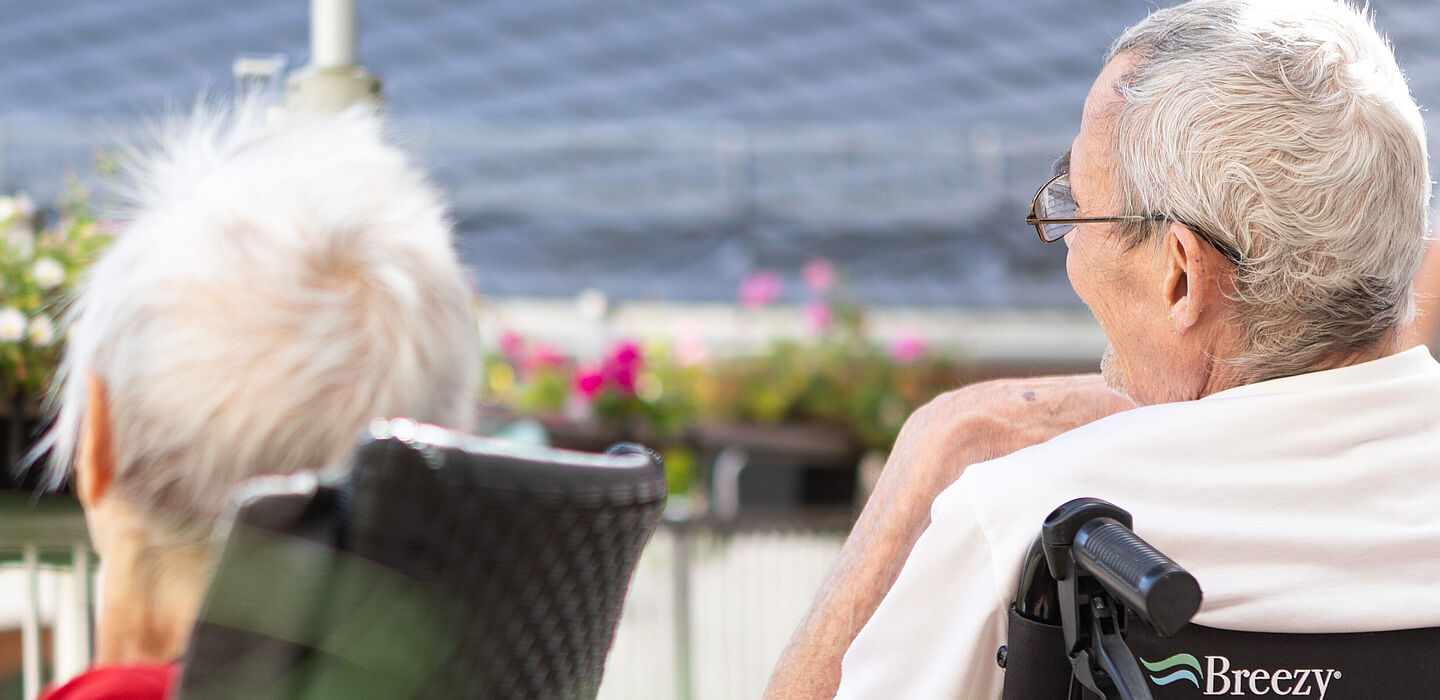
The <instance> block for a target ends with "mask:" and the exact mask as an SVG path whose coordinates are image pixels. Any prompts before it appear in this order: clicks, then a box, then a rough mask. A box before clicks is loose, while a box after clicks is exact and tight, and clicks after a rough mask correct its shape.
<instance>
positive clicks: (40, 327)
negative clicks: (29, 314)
mask: <svg viewBox="0 0 1440 700" xmlns="http://www.w3.org/2000/svg"><path fill="white" fill-rule="evenodd" d="M29 330H30V342H31V343H33V344H34V345H35V346H36V347H41V348H43V347H48V346H49V345H50V343H53V342H55V322H54V321H51V320H50V317H49V316H46V315H45V314H36V315H35V318H32V319H30V329H29Z"/></svg>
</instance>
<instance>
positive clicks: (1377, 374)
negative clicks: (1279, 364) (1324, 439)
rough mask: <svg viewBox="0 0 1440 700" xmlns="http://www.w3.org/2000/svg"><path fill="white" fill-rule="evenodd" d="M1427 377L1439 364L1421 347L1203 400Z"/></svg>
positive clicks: (1435, 370)
mask: <svg viewBox="0 0 1440 700" xmlns="http://www.w3.org/2000/svg"><path fill="white" fill-rule="evenodd" d="M1424 373H1440V364H1437V363H1436V362H1435V358H1433V357H1431V356H1430V349H1429V348H1427V347H1425V346H1424V345H1419V346H1416V347H1413V348H1410V349H1409V350H1404V351H1402V352H1397V353H1395V354H1393V355H1386V356H1385V357H1382V358H1379V359H1377V360H1370V361H1368V362H1361V363H1358V364H1353V365H1346V366H1344V367H1336V368H1335V369H1325V370H1320V371H1318V372H1307V373H1305V374H1297V375H1295V376H1292V377H1281V378H1279V379H1267V380H1265V381H1263V382H1255V383H1254V384H1246V385H1244V386H1237V387H1234V388H1231V389H1226V390H1224V391H1217V392H1215V393H1213V394H1210V395H1209V396H1205V397H1202V398H1201V399H1200V400H1201V401H1205V400H1208V399H1231V398H1236V397H1241V396H1265V395H1267V394H1279V393H1283V392H1291V391H1308V390H1313V389H1324V388H1327V387H1332V386H1336V385H1338V384H1351V383H1356V384H1359V383H1368V382H1376V381H1386V380H1391V379H1400V378H1403V377H1407V376H1413V375H1416V374H1424Z"/></svg>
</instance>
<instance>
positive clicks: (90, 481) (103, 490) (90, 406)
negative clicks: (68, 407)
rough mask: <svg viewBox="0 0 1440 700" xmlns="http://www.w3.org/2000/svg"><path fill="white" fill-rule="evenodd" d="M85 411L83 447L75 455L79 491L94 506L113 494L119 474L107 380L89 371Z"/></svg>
mask: <svg viewBox="0 0 1440 700" xmlns="http://www.w3.org/2000/svg"><path fill="white" fill-rule="evenodd" d="M85 388H86V398H85V414H84V418H83V419H82V420H81V422H80V450H79V452H78V453H77V454H76V455H75V491H76V493H77V494H78V495H79V496H80V503H81V504H82V505H84V506H85V508H87V509H89V508H93V507H94V506H95V504H97V503H99V502H100V501H101V500H103V499H104V498H105V496H106V495H108V494H109V493H110V484H111V481H112V479H113V478H114V476H115V443H114V441H113V440H112V432H111V425H110V402H109V400H108V397H107V396H106V392H105V382H102V381H100V378H99V377H97V376H95V373H94V372H86V373H85Z"/></svg>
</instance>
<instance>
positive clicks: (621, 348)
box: [601, 340, 645, 396]
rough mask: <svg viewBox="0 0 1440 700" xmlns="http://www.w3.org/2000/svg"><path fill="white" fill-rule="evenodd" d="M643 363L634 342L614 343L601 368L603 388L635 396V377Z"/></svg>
mask: <svg viewBox="0 0 1440 700" xmlns="http://www.w3.org/2000/svg"><path fill="white" fill-rule="evenodd" d="M644 361H645V358H644V355H642V354H641V351H640V345H639V344H638V343H636V342H635V341H633V340H623V341H620V342H618V343H616V344H615V345H614V346H612V347H611V348H610V354H609V356H608V357H606V358H605V363H604V365H603V366H602V367H601V375H602V376H603V377H604V380H605V387H607V388H613V389H617V390H619V391H620V393H622V394H625V395H628V396H633V395H634V394H635V375H637V374H639V372H640V366H641V365H642V364H644Z"/></svg>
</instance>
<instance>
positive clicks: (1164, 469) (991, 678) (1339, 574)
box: [837, 347, 1440, 698]
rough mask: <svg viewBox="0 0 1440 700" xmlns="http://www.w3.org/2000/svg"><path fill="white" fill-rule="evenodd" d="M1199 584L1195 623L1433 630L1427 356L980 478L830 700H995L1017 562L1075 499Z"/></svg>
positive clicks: (1421, 352)
mask: <svg viewBox="0 0 1440 700" xmlns="http://www.w3.org/2000/svg"><path fill="white" fill-rule="evenodd" d="M1080 496H1094V497H1098V498H1103V499H1105V500H1108V501H1111V502H1113V503H1115V504H1116V505H1118V506H1120V507H1121V508H1124V509H1126V510H1128V511H1130V512H1131V514H1133V515H1134V517H1135V531H1136V532H1137V533H1138V534H1139V535H1140V536H1141V537H1143V538H1145V539H1146V540H1148V541H1149V542H1150V543H1151V544H1153V545H1155V546H1156V547H1157V548H1159V549H1160V550H1161V551H1162V552H1165V553H1166V554H1168V555H1170V556H1171V557H1172V558H1174V559H1175V560H1176V561H1177V562H1179V563H1180V564H1181V565H1182V566H1184V567H1186V568H1187V569H1189V570H1190V572H1191V573H1193V574H1194V575H1195V577H1196V578H1197V579H1198V580H1199V582H1200V587H1201V588H1202V589H1203V591H1204V595H1205V600H1204V604H1203V606H1202V607H1201V609H1200V612H1199V614H1198V615H1197V616H1196V618H1195V622H1196V623H1198V624H1201V625H1206V626H1209V627H1219V628H1225V629H1241V630H1260V631H1273V632H1350V631H1360V630H1380V629H1405V628H1412V627H1428V626H1436V625H1440V364H1437V363H1436V361H1435V360H1434V359H1433V358H1432V357H1431V356H1430V354H1429V351H1428V350H1427V349H1425V348H1423V347H1420V348H1415V349H1412V350H1409V351H1406V352H1402V353H1398V354H1395V355H1391V356H1389V357H1385V358H1382V359H1379V360H1374V361H1371V362H1366V363H1362V364H1358V365H1351V366H1348V367H1341V368H1339V369H1333V370H1326V371H1323V372H1314V373H1311V374H1304V375H1299V376H1295V377H1286V378H1283V379H1275V380H1271V381H1266V382H1260V383H1257V384H1251V385H1248V386H1243V387H1238V388H1235V389H1230V390H1228V391H1223V392H1219V393H1216V394H1213V395H1211V396H1208V397H1205V398H1203V399H1201V400H1199V401H1186V402H1180V403H1172V404H1162V405H1157V406H1147V407H1144V408H1138V409H1134V410H1130V411H1126V412H1123V413H1120V414H1116V415H1114V416H1110V417H1109V418H1106V419H1104V420H1100V421H1097V422H1095V423H1092V424H1090V425H1087V426H1084V427H1081V428H1079V429H1076V430H1072V431H1070V432H1068V433H1065V434H1063V435H1060V436H1058V437H1056V438H1055V439H1053V440H1050V441H1049V442H1046V443H1043V444H1040V445H1036V446H1034V447H1031V448H1028V449H1025V450H1021V451H1019V452H1016V453H1014V454H1011V455H1009V456H1006V457H1003V458H1001V459H996V460H992V461H989V462H983V463H980V464H976V465H973V466H971V467H970V468H968V469H966V470H965V472H964V474H963V475H962V476H961V477H960V479H959V480H958V481H956V482H955V484H954V485H952V486H951V487H950V488H948V489H946V490H945V491H944V492H943V493H941V495H940V497H939V498H937V499H936V500H935V503H934V505H933V507H932V509H931V518H932V522H931V525H930V527H929V529H928V530H926V531H925V533H924V534H923V535H922V536H921V537H920V539H919V541H918V542H917V543H916V545H915V548H914V550H913V551H912V552H911V554H910V558H909V559H908V560H907V561H906V563H905V567H904V569H903V571H901V573H900V577H899V579H898V580H897V581H896V583H895V586H894V588H892V589H891V591H890V594H889V595H888V596H887V597H886V598H885V600H884V601H883V602H882V603H881V604H880V607H879V609H878V610H876V612H875V615H874V617H872V618H871V619H870V622H869V623H868V624H867V625H866V626H865V628H864V629H863V630H861V632H860V634H859V636H858V637H857V638H856V639H855V642H854V643H853V644H852V645H851V646H850V649H849V651H848V652H847V653H846V655H845V660H844V664H843V666H842V678H841V684H840V693H839V695H838V696H837V697H839V698H874V697H890V698H996V697H999V696H1000V690H1001V685H1002V682H1003V671H1002V670H1001V669H1000V668H999V667H998V666H996V663H995V652H996V649H998V648H999V647H1000V645H1002V644H1004V643H1005V639H1006V616H1007V613H1008V609H1009V606H1010V604H1011V602H1012V601H1013V600H1014V597H1015V588H1016V585H1017V581H1016V579H1017V578H1018V576H1019V572H1020V564H1021V560H1022V558H1023V557H1024V555H1025V552H1026V550H1027V549H1028V548H1029V546H1030V543H1031V542H1032V541H1033V540H1034V539H1035V535H1036V534H1037V533H1039V531H1040V524H1041V522H1042V521H1043V520H1044V518H1045V516H1046V515H1047V514H1048V513H1049V512H1050V511H1051V510H1053V509H1054V508H1055V507H1056V506H1058V505H1060V504H1061V503H1064V502H1066V501H1068V500H1070V499H1072V498H1077V497H1080Z"/></svg>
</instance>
